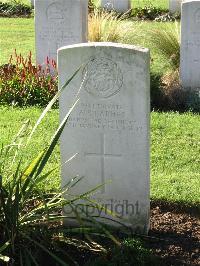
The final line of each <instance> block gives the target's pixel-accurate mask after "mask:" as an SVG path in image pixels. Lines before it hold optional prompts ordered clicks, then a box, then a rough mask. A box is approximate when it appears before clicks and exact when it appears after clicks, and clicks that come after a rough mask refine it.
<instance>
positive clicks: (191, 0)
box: [182, 0, 200, 5]
mask: <svg viewBox="0 0 200 266" xmlns="http://www.w3.org/2000/svg"><path fill="white" fill-rule="evenodd" d="M193 2H194V3H195V2H200V1H199V0H184V1H183V2H182V5H183V4H184V5H185V4H189V3H193Z"/></svg>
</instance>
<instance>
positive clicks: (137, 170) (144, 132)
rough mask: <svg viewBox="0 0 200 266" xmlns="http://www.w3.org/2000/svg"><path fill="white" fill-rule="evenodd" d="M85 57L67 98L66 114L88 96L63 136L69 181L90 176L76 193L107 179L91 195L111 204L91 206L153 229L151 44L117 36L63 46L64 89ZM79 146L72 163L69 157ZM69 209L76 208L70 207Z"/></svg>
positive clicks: (65, 180)
mask: <svg viewBox="0 0 200 266" xmlns="http://www.w3.org/2000/svg"><path fill="white" fill-rule="evenodd" d="M82 64H83V66H84V67H83V69H82V71H79V73H78V75H77V76H76V77H75V78H74V80H73V81H72V83H71V84H70V86H69V87H68V88H67V89H66V90H65V91H64V92H63V93H62V95H61V97H60V118H61V120H62V119H63V118H64V117H65V114H66V112H67V110H68V109H69V107H70V106H71V104H72V102H73V100H75V98H76V96H77V94H78V98H80V100H79V102H78V104H77V106H76V107H75V109H74V110H73V112H72V114H71V116H70V118H69V121H68V123H67V125H66V127H65V129H64V131H63V133H62V137H61V158H62V186H63V187H64V186H65V185H66V184H67V183H68V182H69V180H70V179H71V178H72V177H75V176H80V177H82V176H83V177H84V178H83V180H82V182H79V183H78V184H76V185H75V187H74V188H73V190H72V191H73V193H74V194H81V193H84V192H87V191H89V190H90V189H92V188H95V187H96V186H98V185H100V184H104V185H103V186H102V187H101V188H100V189H99V190H98V191H97V192H96V193H95V195H92V196H91V197H92V198H93V197H94V199H95V200H96V201H98V203H100V204H102V205H103V206H104V207H105V210H104V211H103V210H102V209H98V211H97V213H96V212H95V210H94V212H93V209H90V215H92V214H94V215H96V214H98V215H100V214H102V213H103V215H104V216H106V217H107V216H108V213H109V211H108V210H111V211H114V212H115V213H117V214H118V215H119V216H120V217H121V218H123V220H120V221H121V222H123V223H125V224H126V225H128V226H130V227H131V228H132V229H133V230H134V231H137V232H140V233H147V232H148V228H149V203H150V201H149V114H150V107H149V106H150V100H149V93H150V88H149V51H148V49H145V48H139V47H135V46H131V45H123V44H116V43H90V44H80V45H71V46H67V47H63V48H61V49H59V51H58V70H59V86H60V88H61V87H62V85H64V84H65V82H66V80H67V79H68V78H69V77H70V76H71V75H72V73H73V72H74V71H75V70H76V69H77V68H78V67H79V66H80V65H82ZM81 83H82V88H81V89H80V91H79V87H80V84H81ZM76 153H78V155H77V156H76V157H75V158H74V159H73V160H72V161H71V162H70V164H64V162H65V161H66V160H67V159H68V158H70V157H71V156H73V155H74V154H76ZM109 180H111V183H107V182H109ZM105 183H106V184H105ZM72 191H70V193H72ZM86 213H87V210H86ZM65 214H66V215H67V214H68V215H69V216H70V215H72V213H70V210H69V209H68V208H65ZM87 214H88V213H87ZM110 223H111V221H110Z"/></svg>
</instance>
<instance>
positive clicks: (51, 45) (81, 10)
mask: <svg viewBox="0 0 200 266" xmlns="http://www.w3.org/2000/svg"><path fill="white" fill-rule="evenodd" d="M87 13H88V1H87V0H67V1H66V0H35V38H36V62H37V63H38V64H43V63H44V62H45V61H46V58H47V57H48V58H50V59H54V60H56V59H57V49H58V48H60V47H61V46H65V45H69V44H75V43H80V42H86V41H87Z"/></svg>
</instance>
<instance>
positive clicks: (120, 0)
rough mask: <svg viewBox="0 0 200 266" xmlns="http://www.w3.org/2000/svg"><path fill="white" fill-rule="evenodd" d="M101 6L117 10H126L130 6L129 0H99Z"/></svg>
mask: <svg viewBox="0 0 200 266" xmlns="http://www.w3.org/2000/svg"><path fill="white" fill-rule="evenodd" d="M101 7H102V8H105V9H107V10H115V11H117V12H126V11H128V10H129V9H130V8H131V5H130V0H101Z"/></svg>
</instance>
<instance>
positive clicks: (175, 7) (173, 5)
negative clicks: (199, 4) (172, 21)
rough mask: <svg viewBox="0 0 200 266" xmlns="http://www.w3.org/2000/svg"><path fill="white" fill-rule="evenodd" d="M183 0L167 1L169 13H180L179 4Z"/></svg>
mask: <svg viewBox="0 0 200 266" xmlns="http://www.w3.org/2000/svg"><path fill="white" fill-rule="evenodd" d="M182 2H183V0H169V12H170V13H176V12H181V3H182Z"/></svg>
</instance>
